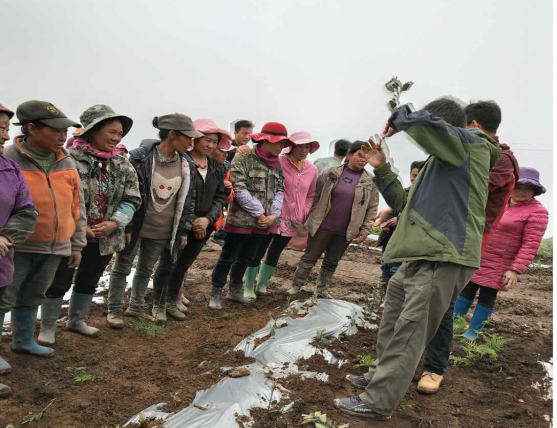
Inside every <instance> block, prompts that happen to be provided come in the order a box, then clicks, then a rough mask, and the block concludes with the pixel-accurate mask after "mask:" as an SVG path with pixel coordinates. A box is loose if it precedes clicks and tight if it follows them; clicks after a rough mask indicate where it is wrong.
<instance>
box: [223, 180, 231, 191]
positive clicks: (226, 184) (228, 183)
mask: <svg viewBox="0 0 557 428" xmlns="http://www.w3.org/2000/svg"><path fill="white" fill-rule="evenodd" d="M224 188H225V189H229V190H232V182H231V181H228V180H224Z"/></svg>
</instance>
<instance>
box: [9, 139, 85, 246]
mask: <svg viewBox="0 0 557 428" xmlns="http://www.w3.org/2000/svg"><path fill="white" fill-rule="evenodd" d="M4 156H5V157H7V158H9V159H12V160H13V161H15V162H16V163H17V164H18V165H19V166H20V168H21V172H22V173H23V176H24V177H25V181H26V182H27V185H28V186H29V190H30V193H31V197H32V198H33V203H34V204H35V206H36V208H37V211H38V212H39V219H38V220H37V224H36V226H35V232H34V233H33V234H32V235H31V236H30V237H29V238H28V239H27V241H26V242H25V243H24V244H21V245H18V246H17V247H16V249H15V250H16V252H24V253H42V254H56V255H61V256H69V255H70V254H71V251H72V250H78V251H81V249H82V248H83V247H85V246H86V245H87V240H86V229H87V220H86V217H85V203H84V199H83V189H82V188H81V185H80V181H79V176H78V174H77V170H76V167H75V163H74V161H73V159H72V157H71V156H69V155H68V154H67V152H66V151H65V150H64V149H62V150H61V151H60V153H59V154H58V158H57V160H56V161H55V162H54V165H53V166H52V170H51V171H50V172H49V173H48V174H46V173H45V172H44V171H43V169H42V168H41V167H40V165H39V164H38V163H37V162H36V161H35V160H33V158H31V156H29V155H28V154H26V153H25V151H24V149H23V147H22V146H21V144H19V143H17V142H16V144H15V145H11V146H8V147H6V149H5V150H4Z"/></svg>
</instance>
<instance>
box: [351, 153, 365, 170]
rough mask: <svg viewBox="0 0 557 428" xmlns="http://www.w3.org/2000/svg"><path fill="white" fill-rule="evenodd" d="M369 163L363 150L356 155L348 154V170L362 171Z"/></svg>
mask: <svg viewBox="0 0 557 428" xmlns="http://www.w3.org/2000/svg"><path fill="white" fill-rule="evenodd" d="M366 164H367V161H366V159H365V157H364V154H363V153H362V151H361V150H358V151H357V152H356V153H348V168H350V169H351V170H353V171H361V170H363V169H364V168H365V166H366Z"/></svg>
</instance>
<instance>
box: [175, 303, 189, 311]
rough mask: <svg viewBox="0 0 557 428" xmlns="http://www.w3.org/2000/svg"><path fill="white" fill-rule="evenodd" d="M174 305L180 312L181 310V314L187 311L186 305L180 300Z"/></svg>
mask: <svg viewBox="0 0 557 428" xmlns="http://www.w3.org/2000/svg"><path fill="white" fill-rule="evenodd" d="M176 307H177V308H178V310H179V311H180V312H182V313H183V314H185V313H186V312H188V307H187V306H186V305H184V304H183V303H182V302H176Z"/></svg>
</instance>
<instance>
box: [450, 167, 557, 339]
mask: <svg viewBox="0 0 557 428" xmlns="http://www.w3.org/2000/svg"><path fill="white" fill-rule="evenodd" d="M539 178H540V173H539V172H538V171H537V170H535V169H534V168H520V179H519V180H518V181H517V182H516V186H515V188H514V191H513V193H512V196H511V200H510V202H509V205H508V206H507V208H506V210H505V213H504V214H503V217H502V218H501V222H500V223H499V228H498V229H497V231H496V232H495V234H494V235H493V238H492V240H491V242H490V244H489V246H488V247H487V248H486V249H485V251H484V252H483V254H482V262H481V266H480V269H478V270H477V271H476V273H475V274H474V276H473V277H472V279H471V280H470V282H469V283H468V285H467V286H466V287H465V288H464V290H462V292H461V293H460V296H458V298H457V299H456V302H455V311H454V312H455V316H456V315H461V316H465V315H466V314H467V313H468V310H469V309H470V306H472V303H474V298H475V296H476V293H477V292H478V290H479V291H480V294H479V296H478V304H477V305H476V309H475V310H474V315H473V316H472V320H471V322H470V327H469V328H468V331H467V332H466V333H464V337H465V338H467V339H468V340H476V339H477V338H478V333H479V332H480V331H481V329H482V327H483V324H484V322H486V321H487V319H488V317H489V316H490V315H491V314H492V313H493V308H494V307H495V299H496V297H497V292H498V291H507V290H508V289H509V288H513V287H514V286H515V285H516V282H517V281H516V279H517V276H518V275H520V274H521V273H524V272H525V271H526V269H528V266H529V265H530V263H532V260H533V259H534V257H535V256H536V254H537V253H538V248H539V246H540V243H541V241H542V239H543V235H544V233H545V229H546V228H547V222H548V213H547V210H546V209H545V208H544V206H543V205H542V204H541V203H540V202H538V201H537V200H536V199H535V197H536V196H538V195H541V194H543V193H545V187H543V186H542V185H541V184H540V180H539Z"/></svg>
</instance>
